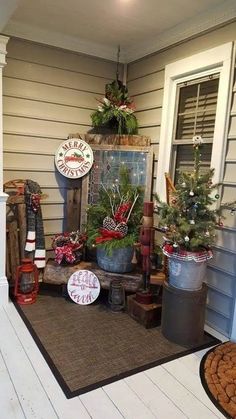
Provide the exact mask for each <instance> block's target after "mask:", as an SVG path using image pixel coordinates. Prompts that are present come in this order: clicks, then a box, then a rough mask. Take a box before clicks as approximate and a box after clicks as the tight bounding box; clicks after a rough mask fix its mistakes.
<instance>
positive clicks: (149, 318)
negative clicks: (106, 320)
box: [127, 295, 162, 329]
mask: <svg viewBox="0 0 236 419" xmlns="http://www.w3.org/2000/svg"><path fill="white" fill-rule="evenodd" d="M161 309H162V305H161V303H159V304H158V303H153V304H140V303H138V302H137V301H136V295H129V296H128V297H127V311H128V314H129V315H130V316H131V317H132V318H133V319H134V320H136V321H137V322H138V323H140V324H142V325H143V326H144V327H145V328H146V329H149V328H151V327H155V326H159V325H160V324H161Z"/></svg>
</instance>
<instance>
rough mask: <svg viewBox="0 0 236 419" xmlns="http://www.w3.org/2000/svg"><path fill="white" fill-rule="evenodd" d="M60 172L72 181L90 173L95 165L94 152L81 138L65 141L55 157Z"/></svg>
mask: <svg viewBox="0 0 236 419" xmlns="http://www.w3.org/2000/svg"><path fill="white" fill-rule="evenodd" d="M55 164H56V167H57V169H58V171H59V172H60V173H61V174H62V175H63V176H65V177H68V178H71V179H77V178H80V177H82V176H84V175H86V173H88V172H89V170H90V169H91V167H92V165H93V150H92V149H91V147H90V146H89V145H88V144H87V143H86V142H85V141H83V140H81V139H80V138H72V139H70V140H67V141H64V142H63V143H62V144H61V145H60V147H59V148H58V150H57V152H56V155H55Z"/></svg>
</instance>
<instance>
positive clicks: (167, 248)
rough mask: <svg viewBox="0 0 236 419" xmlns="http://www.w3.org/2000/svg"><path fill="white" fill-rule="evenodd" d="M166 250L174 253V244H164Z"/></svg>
mask: <svg viewBox="0 0 236 419" xmlns="http://www.w3.org/2000/svg"><path fill="white" fill-rule="evenodd" d="M164 250H165V251H166V252H167V253H173V251H174V247H173V245H172V244H165V246H164Z"/></svg>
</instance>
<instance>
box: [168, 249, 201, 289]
mask: <svg viewBox="0 0 236 419" xmlns="http://www.w3.org/2000/svg"><path fill="white" fill-rule="evenodd" d="M168 266H169V284H170V285H172V286H173V287H176V288H181V289H183V290H190V291H197V290H200V289H201V287H202V283H203V281H204V278H205V275H206V267H207V263H206V260H204V261H202V262H195V261H194V260H180V259H177V258H175V257H169V258H168Z"/></svg>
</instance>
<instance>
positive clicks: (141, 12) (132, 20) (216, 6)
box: [0, 0, 236, 62]
mask: <svg viewBox="0 0 236 419" xmlns="http://www.w3.org/2000/svg"><path fill="white" fill-rule="evenodd" d="M1 3H2V4H3V8H2V7H1ZM6 3H7V5H8V7H9V5H10V4H13V5H14V7H15V11H13V13H12V9H14V7H13V6H12V7H11V10H10V12H11V13H12V14H11V13H10V12H9V13H8V15H9V14H11V18H10V19H9V16H8V15H7V14H6V15H7V18H8V19H9V20H8V21H7V19H6V22H4V23H5V26H4V24H2V31H3V33H4V34H7V35H15V36H19V37H22V38H26V39H31V40H34V41H39V42H43V43H47V44H51V45H55V46H59V47H63V48H68V49H71V50H75V51H80V52H84V53H87V54H91V55H96V56H101V57H103V58H108V59H116V51H117V45H118V44H120V45H121V52H122V61H124V62H130V61H133V60H135V59H138V58H140V57H142V56H144V55H146V54H149V53H152V52H154V51H157V50H159V49H161V48H164V47H166V46H168V45H170V44H173V43H175V42H179V41H181V40H183V39H185V38H187V37H189V36H193V35H195V34H196V33H199V32H202V31H205V30H207V29H209V28H211V27H214V26H216V25H220V24H223V23H225V22H226V21H229V20H232V19H233V18H235V17H236V2H235V0H198V1H196V0H171V1H163V0H146V1H143V0H107V1H102V0H86V1H85V0H67V1H65V0H18V1H16V0H0V7H1V9H2V10H3V9H4V8H5V7H6ZM0 24H1V22H0ZM0 30H1V28H0Z"/></svg>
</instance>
